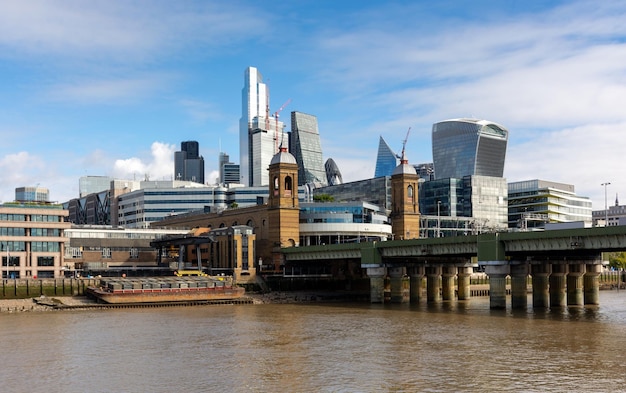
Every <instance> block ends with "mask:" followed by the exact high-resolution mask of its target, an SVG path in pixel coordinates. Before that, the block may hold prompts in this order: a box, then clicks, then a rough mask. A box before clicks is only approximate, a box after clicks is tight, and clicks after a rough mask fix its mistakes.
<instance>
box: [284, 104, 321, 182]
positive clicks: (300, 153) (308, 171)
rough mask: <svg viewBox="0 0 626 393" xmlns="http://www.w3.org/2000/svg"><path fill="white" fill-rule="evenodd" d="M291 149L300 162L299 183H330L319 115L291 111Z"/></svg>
mask: <svg viewBox="0 0 626 393" xmlns="http://www.w3.org/2000/svg"><path fill="white" fill-rule="evenodd" d="M289 151H290V152H291V153H292V154H293V156H294V157H295V158H296V162H297V163H298V182H299V184H298V185H300V186H302V185H305V184H314V185H316V186H317V187H323V186H326V185H328V181H327V179H326V170H325V168H324V161H323V159H322V144H321V142H320V134H319V130H318V126H317V117H315V116H313V115H309V114H306V113H302V112H295V111H294V112H291V135H290V137H289Z"/></svg>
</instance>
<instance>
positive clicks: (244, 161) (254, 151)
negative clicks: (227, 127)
mask: <svg viewBox="0 0 626 393" xmlns="http://www.w3.org/2000/svg"><path fill="white" fill-rule="evenodd" d="M241 93H242V115H241V120H240V121H239V170H240V172H241V183H243V184H245V185H247V186H251V187H260V186H266V185H268V184H269V180H268V179H269V177H268V172H267V169H268V168H269V165H270V162H271V160H272V157H273V156H274V154H276V153H277V151H278V146H279V145H280V144H281V142H283V141H284V142H285V143H286V140H285V139H284V135H283V133H284V128H285V126H284V123H283V122H281V121H278V119H276V118H275V117H271V116H270V115H269V92H268V88H267V86H266V85H265V83H263V76H262V75H261V73H260V72H259V71H258V70H257V69H256V68H255V67H248V68H246V70H245V72H244V86H243V89H242V91H241Z"/></svg>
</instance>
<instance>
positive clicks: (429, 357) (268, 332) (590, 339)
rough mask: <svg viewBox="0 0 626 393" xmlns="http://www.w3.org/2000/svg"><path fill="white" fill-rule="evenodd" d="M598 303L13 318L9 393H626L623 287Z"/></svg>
mask: <svg viewBox="0 0 626 393" xmlns="http://www.w3.org/2000/svg"><path fill="white" fill-rule="evenodd" d="M508 300H509V303H510V299H508ZM600 302H601V304H600V306H593V307H589V306H587V307H575V308H566V309H563V310H556V309H555V310H533V309H532V308H531V307H530V306H529V308H528V309H527V310H521V311H520V310H511V309H507V310H499V311H495V310H490V309H489V299H488V298H486V297H485V298H473V299H471V300H470V301H468V302H462V303H457V302H449V303H440V304H435V305H426V304H420V305H417V306H416V305H370V304H317V303H306V304H305V303H303V304H262V305H221V306H194V307H167V308H149V309H120V310H98V311H58V312H24V313H12V314H9V313H4V314H0V345H1V347H2V351H1V352H0V381H2V382H1V387H0V389H1V391H2V392H33V393H36V392H47V393H52V392H70V393H73V392H77V393H78V392H80V393H84V392H107V393H109V392H218V391H219V392H617V391H626V377H625V375H626V374H625V373H626V369H624V368H623V366H624V364H626V291H620V292H616V291H602V292H601V293H600ZM529 303H531V302H530V299H529Z"/></svg>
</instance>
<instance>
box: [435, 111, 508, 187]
mask: <svg viewBox="0 0 626 393" xmlns="http://www.w3.org/2000/svg"><path fill="white" fill-rule="evenodd" d="M508 138H509V131H508V130H507V129H506V128H504V127H503V126H501V125H499V124H496V123H493V122H490V121H487V120H476V119H453V120H445V121H442V122H439V123H435V124H434V125H433V131H432V147H433V162H434V167H435V178H436V179H446V178H456V179H462V178H463V177H465V176H491V177H502V176H503V173H504V158H505V155H506V145H507V141H508Z"/></svg>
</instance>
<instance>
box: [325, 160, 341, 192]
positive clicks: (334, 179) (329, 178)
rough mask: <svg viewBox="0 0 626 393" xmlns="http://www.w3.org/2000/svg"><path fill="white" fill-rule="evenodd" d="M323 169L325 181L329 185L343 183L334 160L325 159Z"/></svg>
mask: <svg viewBox="0 0 626 393" xmlns="http://www.w3.org/2000/svg"><path fill="white" fill-rule="evenodd" d="M324 170H325V171H326V182H327V183H328V185H329V186H336V185H338V184H342V183H343V178H342V177H341V172H340V171H339V167H337V164H336V163H335V160H333V159H332V158H329V159H328V160H326V162H325V163H324Z"/></svg>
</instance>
